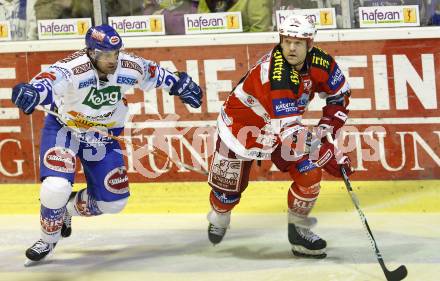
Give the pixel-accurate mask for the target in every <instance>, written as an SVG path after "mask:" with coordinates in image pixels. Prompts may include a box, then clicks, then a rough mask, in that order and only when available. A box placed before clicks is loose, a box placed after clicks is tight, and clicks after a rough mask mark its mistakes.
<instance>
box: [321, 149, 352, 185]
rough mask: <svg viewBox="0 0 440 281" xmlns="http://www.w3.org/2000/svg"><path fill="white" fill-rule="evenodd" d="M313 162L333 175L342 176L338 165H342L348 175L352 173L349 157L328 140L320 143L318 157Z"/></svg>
mask: <svg viewBox="0 0 440 281" xmlns="http://www.w3.org/2000/svg"><path fill="white" fill-rule="evenodd" d="M315 163H316V165H318V166H320V167H323V168H324V170H325V171H326V172H327V173H329V174H330V175H332V176H334V177H339V178H342V174H341V170H340V166H343V167H344V169H345V171H346V172H347V175H348V176H349V175H351V174H353V173H354V171H353V169H352V168H351V161H350V158H349V157H348V156H347V155H345V154H343V153H342V152H341V151H340V150H338V149H337V148H335V147H334V145H333V144H331V143H329V142H328V141H324V142H323V143H322V145H321V148H320V149H319V159H318V161H316V162H315Z"/></svg>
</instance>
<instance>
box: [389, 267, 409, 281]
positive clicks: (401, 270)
mask: <svg viewBox="0 0 440 281" xmlns="http://www.w3.org/2000/svg"><path fill="white" fill-rule="evenodd" d="M384 272H385V277H386V278H387V280H388V281H400V280H402V279H404V278H405V277H406V276H407V275H408V270H406V266H404V265H401V266H399V267H398V268H397V269H395V270H393V271H388V270H387V269H386V268H385V270H384Z"/></svg>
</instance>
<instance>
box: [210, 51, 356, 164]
mask: <svg viewBox="0 0 440 281" xmlns="http://www.w3.org/2000/svg"><path fill="white" fill-rule="evenodd" d="M348 91H349V86H348V83H347V81H346V79H345V76H344V74H343V73H342V71H341V69H340V68H339V66H338V65H337V63H336V62H335V60H334V59H333V58H332V57H331V56H330V55H329V54H327V53H326V52H324V51H323V50H322V49H320V48H317V47H313V48H312V50H311V51H310V52H309V53H308V55H307V58H306V61H305V64H304V67H303V69H302V70H301V71H300V72H297V71H295V70H294V69H293V67H292V66H291V65H290V64H289V63H288V62H287V61H286V60H285V59H284V57H283V55H282V51H281V47H280V46H279V45H277V46H276V47H275V48H274V49H273V50H272V51H271V52H270V53H268V54H266V55H265V56H263V57H262V58H261V59H260V60H259V61H258V62H257V64H256V65H255V66H254V67H253V68H252V69H250V70H249V71H248V73H247V74H246V75H245V77H244V78H242V79H241V81H240V82H239V83H238V85H237V86H236V87H235V89H234V90H233V91H232V93H231V94H230V96H229V97H228V99H227V100H226V102H225V103H224V105H223V106H222V108H221V112H220V115H219V118H218V120H217V126H218V132H219V137H220V138H221V140H222V141H223V142H224V143H225V144H226V145H227V146H228V148H229V149H231V150H232V151H233V152H235V153H236V154H237V155H240V156H242V157H244V158H248V159H270V154H271V153H272V151H273V150H274V149H275V148H276V146H277V145H278V144H279V143H280V132H281V131H282V130H283V129H284V128H285V127H286V126H292V125H294V124H301V119H302V115H303V114H304V112H305V110H306V109H307V106H308V105H309V103H310V101H311V100H312V99H313V97H314V95H315V93H318V94H319V96H320V97H321V98H326V99H327V100H328V99H332V98H334V99H341V98H342V99H345V98H346V97H347V95H344V94H343V93H345V92H348Z"/></svg>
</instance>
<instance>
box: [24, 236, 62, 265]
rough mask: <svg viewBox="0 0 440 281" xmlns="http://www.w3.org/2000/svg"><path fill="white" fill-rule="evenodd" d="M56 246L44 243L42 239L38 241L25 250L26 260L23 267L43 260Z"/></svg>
mask: <svg viewBox="0 0 440 281" xmlns="http://www.w3.org/2000/svg"><path fill="white" fill-rule="evenodd" d="M56 244H57V243H47V242H44V241H43V240H42V239H40V240H38V241H37V242H35V244H34V245H32V247H30V248H29V249H27V250H26V257H27V260H26V261H25V263H24V265H25V266H31V265H34V264H37V263H39V262H41V261H43V260H45V259H46V258H47V257H49V256H50V255H51V254H52V253H53V251H54V248H55V246H56Z"/></svg>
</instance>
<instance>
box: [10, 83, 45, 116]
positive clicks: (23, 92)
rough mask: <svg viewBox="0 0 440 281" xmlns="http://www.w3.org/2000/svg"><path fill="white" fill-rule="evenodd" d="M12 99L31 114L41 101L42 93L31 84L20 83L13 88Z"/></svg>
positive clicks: (26, 112)
mask: <svg viewBox="0 0 440 281" xmlns="http://www.w3.org/2000/svg"><path fill="white" fill-rule="evenodd" d="M11 99H12V102H13V103H14V104H15V105H16V106H17V107H18V108H21V109H22V110H23V112H24V113H25V114H31V113H32V112H34V110H35V107H36V106H37V105H38V104H39V102H40V94H39V93H38V91H37V90H36V89H35V88H34V87H33V86H32V85H31V84H26V83H20V84H17V85H16V86H15V87H14V88H13V89H12V97H11Z"/></svg>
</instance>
